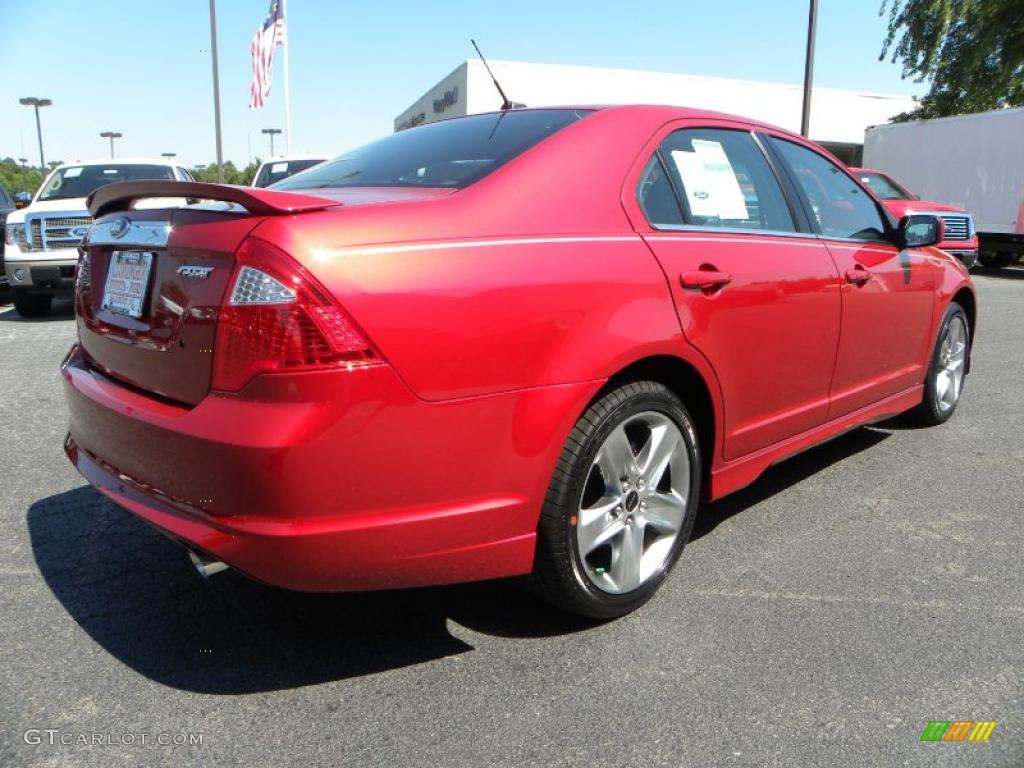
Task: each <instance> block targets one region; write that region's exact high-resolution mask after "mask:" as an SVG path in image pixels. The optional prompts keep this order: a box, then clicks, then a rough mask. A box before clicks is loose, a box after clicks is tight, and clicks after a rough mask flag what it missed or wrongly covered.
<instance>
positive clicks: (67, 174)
mask: <svg viewBox="0 0 1024 768" xmlns="http://www.w3.org/2000/svg"><path fill="white" fill-rule="evenodd" d="M81 175H82V169H81V168H68V169H66V170H65V171H64V178H65V179H73V178H75V176H81Z"/></svg>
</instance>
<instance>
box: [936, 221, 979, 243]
mask: <svg viewBox="0 0 1024 768" xmlns="http://www.w3.org/2000/svg"><path fill="white" fill-rule="evenodd" d="M941 218H942V221H943V223H944V224H945V225H946V236H945V237H944V238H943V239H944V240H970V239H971V229H972V227H971V220H970V218H968V217H967V216H942V217H941Z"/></svg>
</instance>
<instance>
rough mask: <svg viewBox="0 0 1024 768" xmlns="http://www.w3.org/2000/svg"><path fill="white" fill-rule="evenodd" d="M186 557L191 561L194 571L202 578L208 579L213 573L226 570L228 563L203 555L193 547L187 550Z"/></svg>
mask: <svg viewBox="0 0 1024 768" xmlns="http://www.w3.org/2000/svg"><path fill="white" fill-rule="evenodd" d="M188 559H189V560H191V561H192V565H193V567H194V568H195V569H196V572H197V573H198V574H199V575H200V576H202V577H203V578H204V579H208V578H210V577H211V576H213V575H214V574H217V573H220V572H221V571H226V570H227V569H228V564H227V563H225V562H222V561H220V560H214V559H213V558H212V557H210V556H209V555H204V554H203V553H202V552H196V551H195V550H194V549H190V550H189V551H188Z"/></svg>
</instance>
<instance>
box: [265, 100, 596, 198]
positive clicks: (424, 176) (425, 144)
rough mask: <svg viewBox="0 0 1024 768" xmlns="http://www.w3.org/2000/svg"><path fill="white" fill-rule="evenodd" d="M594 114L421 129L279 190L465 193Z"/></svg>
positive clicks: (527, 116)
mask: <svg viewBox="0 0 1024 768" xmlns="http://www.w3.org/2000/svg"><path fill="white" fill-rule="evenodd" d="M588 114H590V112H589V111H588V110H579V109H530V110H523V111H513V112H499V113H493V114H486V115H473V116H471V117H463V118H458V119H454V120H443V121H441V122H438V123H431V124H429V125H421V126H419V127H417V128H412V129H410V130H407V131H400V132H399V133H395V134H392V135H391V136H387V137H386V138H383V139H380V140H379V141H375V142H373V143H372V144H367V145H365V146H363V147H360V148H359V149H354V150H352V151H351V152H348V153H346V154H344V155H341V156H340V157H337V158H335V159H334V160H329V161H328V162H326V163H324V164H323V165H321V166H319V167H317V168H312V169H310V170H309V171H307V172H306V173H303V174H302V175H300V176H296V177H294V178H291V179H285V180H284V181H282V182H280V183H278V184H275V185H274V189H316V188H320V187H454V188H456V189H462V188H463V187H466V186H469V185H470V184H472V183H473V182H475V181H478V180H480V179H482V178H483V177H484V176H486V175H487V174H488V173H490V172H491V171H493V170H495V169H496V168H499V167H500V166H502V165H504V164H505V163H507V162H508V161H509V160H511V159H512V158H514V157H516V155H519V154H520V153H522V152H524V151H525V150H527V149H529V148H530V147H532V146H533V145H534V144H536V143H537V142H539V141H541V140H543V139H546V138H547V137H548V136H550V135H551V134H553V133H555V132H556V131H558V130H560V129H561V128H564V127H565V126H567V125H569V124H571V123H575V122H576V121H577V120H580V119H582V118H584V117H586V116H587V115H588Z"/></svg>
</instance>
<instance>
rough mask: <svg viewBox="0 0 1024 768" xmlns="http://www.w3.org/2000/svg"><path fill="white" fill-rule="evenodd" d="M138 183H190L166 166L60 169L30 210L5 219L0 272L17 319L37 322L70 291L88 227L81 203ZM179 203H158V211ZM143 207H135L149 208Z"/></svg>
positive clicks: (130, 162)
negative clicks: (115, 186)
mask: <svg viewBox="0 0 1024 768" xmlns="http://www.w3.org/2000/svg"><path fill="white" fill-rule="evenodd" d="M141 179H167V180H175V181H193V179H192V176H191V174H189V172H188V171H186V170H185V169H184V168H182V167H181V166H178V165H174V164H171V163H168V162H167V161H166V160H147V159H121V158H118V159H116V160H110V159H108V160H90V161H86V162H81V163H66V164H64V165H61V166H59V167H57V168H56V169H55V170H54V171H53V172H52V173H50V175H49V176H48V177H47V178H46V181H45V182H43V185H42V186H41V187H40V188H39V191H38V192H36V195H35V197H34V198H32V203H31V204H30V205H28V206H27V207H25V208H22V209H21V210H20V211H13V212H12V213H10V214H9V215H8V216H7V231H6V234H5V243H6V248H5V258H4V268H5V271H6V273H7V281H8V283H9V284H10V286H11V292H12V294H13V298H14V308H15V309H16V310H17V311H18V314H20V315H21V316H22V317H42V316H44V315H46V314H47V313H49V311H50V305H51V303H52V302H53V297H54V296H58V295H70V294H71V292H72V291H73V289H74V284H75V266H76V265H77V264H78V244H79V243H80V242H81V241H82V238H83V237H85V233H86V232H87V231H88V230H89V225H90V224H92V217H91V216H90V215H89V211H88V210H87V209H86V207H85V200H86V198H87V197H88V196H89V195H90V194H91V193H92V192H93V191H94V190H96V189H98V188H99V187H102V186H104V185H105V184H110V183H112V182H115V181H137V180H141ZM153 202H156V201H153ZM185 202H186V201H185V200H179V201H174V200H160V201H159V202H158V205H159V206H160V207H168V206H174V205H184V204H185ZM145 203H146V201H142V203H140V204H138V205H136V207H138V208H145V207H150V206H147V205H146V204H145Z"/></svg>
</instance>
